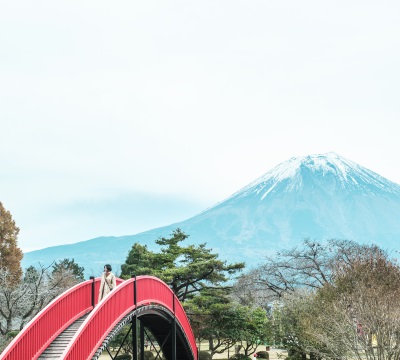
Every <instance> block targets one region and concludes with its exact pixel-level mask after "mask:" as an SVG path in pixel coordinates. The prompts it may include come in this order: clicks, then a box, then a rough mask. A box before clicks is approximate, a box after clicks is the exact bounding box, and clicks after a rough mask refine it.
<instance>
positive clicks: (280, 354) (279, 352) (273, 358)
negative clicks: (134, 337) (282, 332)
mask: <svg viewBox="0 0 400 360" xmlns="http://www.w3.org/2000/svg"><path fill="white" fill-rule="evenodd" d="M207 347H208V344H207V343H204V344H203V343H202V344H201V347H200V349H201V350H206V349H207ZM257 351H265V345H260V346H259V347H258V348H257V350H256V351H255V352H257ZM233 354H234V351H233V349H231V350H230V351H229V352H228V351H225V352H224V353H222V354H215V355H214V356H213V360H214V359H216V360H217V359H229V357H231V356H232V355H233ZM286 357H287V351H286V350H284V349H278V348H274V347H271V348H270V351H269V360H284V359H285V358H286ZM99 359H100V360H109V359H110V356H109V355H108V354H107V353H105V354H103V355H101V356H100V358H99Z"/></svg>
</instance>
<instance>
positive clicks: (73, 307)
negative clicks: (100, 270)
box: [0, 280, 93, 360]
mask: <svg viewBox="0 0 400 360" xmlns="http://www.w3.org/2000/svg"><path fill="white" fill-rule="evenodd" d="M92 284H93V280H87V281H85V282H82V283H80V284H78V285H75V286H74V287H72V288H71V289H69V290H67V291H66V292H64V293H63V294H61V295H60V296H58V297H57V298H55V299H54V300H53V301H52V302H50V303H49V304H48V305H47V306H46V307H45V308H44V309H43V310H41V311H40V312H39V313H38V314H37V315H36V316H35V317H34V318H33V319H32V320H31V321H30V322H29V323H28V324H27V325H26V326H25V327H24V328H23V329H22V330H21V332H20V333H19V334H18V335H17V336H16V337H15V338H14V339H13V341H12V342H11V343H10V344H9V345H8V346H7V348H6V349H5V350H4V352H3V353H2V354H1V356H0V359H2V360H14V359H37V357H38V356H39V355H40V354H41V353H42V351H43V350H44V349H45V348H46V347H47V346H48V345H49V344H50V343H51V342H52V341H53V340H54V338H56V337H57V335H58V334H60V333H61V332H62V331H63V330H64V329H65V328H67V327H68V326H69V325H70V324H72V323H73V322H74V321H75V320H77V319H78V318H80V317H81V316H83V315H84V314H86V313H87V312H89V311H90V310H92V308H93V307H92Z"/></svg>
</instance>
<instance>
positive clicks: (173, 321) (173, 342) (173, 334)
mask: <svg viewBox="0 0 400 360" xmlns="http://www.w3.org/2000/svg"><path fill="white" fill-rule="evenodd" d="M172 307H173V311H174V319H173V320H172V332H171V340H172V354H171V355H172V360H176V315H175V294H174V293H172Z"/></svg>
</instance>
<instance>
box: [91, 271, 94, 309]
mask: <svg viewBox="0 0 400 360" xmlns="http://www.w3.org/2000/svg"><path fill="white" fill-rule="evenodd" d="M90 280H92V306H93V308H94V304H95V298H94V276H91V277H90Z"/></svg>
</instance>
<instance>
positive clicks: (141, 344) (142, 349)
mask: <svg viewBox="0 0 400 360" xmlns="http://www.w3.org/2000/svg"><path fill="white" fill-rule="evenodd" d="M139 326H140V360H144V325H143V323H142V322H141V321H140V325H139Z"/></svg>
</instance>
